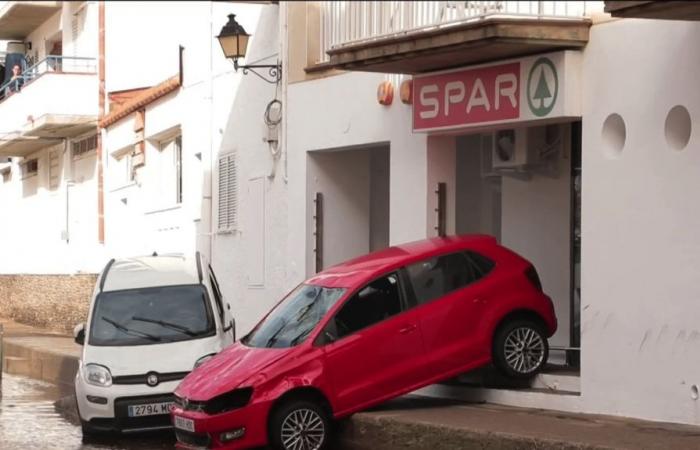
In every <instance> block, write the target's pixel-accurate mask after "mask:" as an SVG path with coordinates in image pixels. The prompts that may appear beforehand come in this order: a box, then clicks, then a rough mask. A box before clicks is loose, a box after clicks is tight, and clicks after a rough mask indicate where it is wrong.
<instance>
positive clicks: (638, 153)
mask: <svg viewBox="0 0 700 450" xmlns="http://www.w3.org/2000/svg"><path fill="white" fill-rule="evenodd" d="M650 36H653V37H654V38H653V39H650V38H649V37H650ZM698 40H700V24H698V23H696V22H680V21H663V20H624V21H615V22H611V23H608V24H604V25H598V26H594V27H593V28H592V29H591V39H590V41H589V43H588V46H587V47H586V49H585V53H584V72H583V79H584V81H585V86H584V95H583V98H584V116H583V193H582V202H583V205H582V287H581V291H582V299H581V301H582V308H581V309H582V314H583V317H582V331H581V332H582V350H583V354H582V356H583V360H582V395H583V400H584V402H585V404H586V406H587V408H588V409H589V410H592V411H595V412H603V413H611V414H620V415H630V416H636V417H643V418H649V419H655V420H664V421H674V422H686V423H692V424H696V425H698V424H700V401H698V400H694V399H693V398H692V397H691V386H693V385H694V384H695V385H698V384H700V364H698V358H697V349H698V343H699V342H700V325H699V322H698V318H699V317H700V302H698V298H700V284H698V268H700V235H699V234H698V230H699V229H700V208H699V207H698V202H697V201H695V198H694V193H695V192H697V191H698V190H699V189H700V177H698V173H700V152H698V149H699V146H700V141H698V136H699V135H698V129H697V124H698V118H700V90H698V89H697V88H696V87H697V74H698V73H699V72H700V59H698V54H697V46H696V45H695V43H696V42H698ZM675 105H684V106H685V107H686V108H687V109H688V111H689V112H690V117H691V121H692V125H693V130H692V134H691V137H690V142H689V144H688V146H687V148H686V149H685V150H683V151H677V150H674V149H672V148H670V146H669V145H668V143H667V142H666V139H665V134H664V123H665V120H666V115H667V113H668V111H669V110H670V109H671V107H673V106H675ZM612 113H617V114H620V115H621V116H622V118H623V119H624V121H625V124H626V142H625V144H624V148H623V150H622V152H621V154H619V155H618V156H617V157H615V156H611V154H614V152H613V151H611V150H610V148H609V145H608V144H607V143H606V141H605V140H604V139H603V134H602V127H603V123H604V121H605V119H606V117H608V115H609V114H612Z"/></svg>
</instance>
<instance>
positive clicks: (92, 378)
mask: <svg viewBox="0 0 700 450" xmlns="http://www.w3.org/2000/svg"><path fill="white" fill-rule="evenodd" d="M83 376H84V377H85V381H87V382H88V384H92V385H94V386H100V387H110V386H111V385H112V374H111V373H110V371H109V369H108V368H106V367H105V366H100V365H99V364H86V365H85V367H83Z"/></svg>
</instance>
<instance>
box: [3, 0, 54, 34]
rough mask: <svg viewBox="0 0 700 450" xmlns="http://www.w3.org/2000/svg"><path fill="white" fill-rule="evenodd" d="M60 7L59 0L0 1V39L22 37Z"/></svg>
mask: <svg viewBox="0 0 700 450" xmlns="http://www.w3.org/2000/svg"><path fill="white" fill-rule="evenodd" d="M60 9H61V2H48V1H36V2H34V1H9V2H0V39H4V40H13V39H24V38H25V37H27V35H29V33H31V32H32V31H34V30H35V29H36V28H38V27H39V25H41V24H42V23H44V22H46V20H48V18H49V17H51V16H52V15H54V14H55V13H56V12H57V11H59V10H60Z"/></svg>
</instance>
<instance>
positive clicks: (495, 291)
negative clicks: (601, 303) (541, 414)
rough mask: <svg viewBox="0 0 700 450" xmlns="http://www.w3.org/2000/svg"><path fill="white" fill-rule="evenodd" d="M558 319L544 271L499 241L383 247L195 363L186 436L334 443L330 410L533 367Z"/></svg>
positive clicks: (244, 442)
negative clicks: (480, 373) (477, 374)
mask: <svg viewBox="0 0 700 450" xmlns="http://www.w3.org/2000/svg"><path fill="white" fill-rule="evenodd" d="M556 327H557V321H556V317H555V315H554V308H553V306H552V302H551V300H550V299H549V297H547V296H546V295H545V294H544V293H543V292H542V287H541V285H540V280H539V277H538V275H537V271H536V270H535V268H534V267H533V266H532V264H530V263H529V262H528V261H526V260H525V259H523V258H522V257H520V256H518V255H517V254H515V253H513V252H512V251H510V250H508V249H506V248H504V247H502V246H500V245H498V244H497V242H496V240H495V239H493V238H492V237H489V236H460V237H448V238H436V239H429V240H425V241H419V242H414V243H411V244H406V245H402V246H398V247H392V248H388V249H386V250H382V251H379V252H375V253H372V254H369V255H366V256H363V257H360V258H357V259H353V260H351V261H348V262H346V263H343V264H340V265H337V266H334V267H331V268H329V269H327V270H324V271H323V272H321V273H319V274H317V275H316V276H314V277H312V278H311V279H309V280H308V281H306V282H304V283H302V284H300V285H299V286H297V288H296V289H294V290H293V291H292V292H291V293H289V294H288V295H287V296H286V297H285V298H284V299H283V300H282V301H281V302H280V303H279V304H277V306H276V307H275V308H273V309H272V311H271V312H270V313H268V315H267V316H266V317H265V318H264V319H263V320H262V321H261V322H260V323H259V324H258V325H257V326H256V327H255V328H254V329H253V331H252V332H250V334H248V335H247V336H245V337H244V338H243V339H241V340H240V341H239V342H238V343H235V344H233V345H232V346H230V347H228V348H227V349H226V350H224V351H222V352H221V353H220V354H219V355H217V356H216V357H214V358H212V359H210V360H209V361H207V362H206V363H204V364H203V365H202V366H200V367H199V368H197V369H195V370H194V371H193V372H192V373H190V374H189V375H188V376H187V377H186V378H185V379H184V380H183V381H182V383H181V384H180V386H179V387H178V388H177V389H176V391H175V395H176V400H175V407H174V409H173V411H172V419H173V424H174V426H175V429H176V434H177V438H178V445H179V446H180V447H184V448H188V447H196V448H202V447H207V448H226V449H242V448H251V447H258V446H264V445H267V444H271V445H272V446H273V447H274V448H276V449H279V450H302V449H303V450H320V449H325V448H328V445H329V439H330V429H331V421H332V420H333V419H340V418H342V417H346V416H348V415H350V414H352V413H354V412H356V411H360V410H363V409H366V408H368V407H371V406H373V405H376V404H378V403H381V402H384V401H386V400H388V399H391V398H393V397H397V396H399V395H402V394H405V393H407V392H410V391H413V390H415V389H418V388H421V387H423V386H426V385H429V384H431V383H436V382H439V381H442V380H445V379H447V378H451V377H454V376H456V375H458V374H460V373H463V372H465V371H468V370H472V369H475V368H477V367H481V366H484V365H486V364H489V363H491V362H493V363H494V364H495V365H496V366H497V367H498V368H499V369H500V370H501V371H502V372H503V373H504V374H506V375H508V376H511V377H516V378H527V377H531V376H533V375H534V374H535V373H537V372H538V371H539V370H540V368H541V367H542V366H543V365H544V364H545V363H546V361H547V356H548V351H549V347H548V344H547V338H548V337H549V336H551V335H552V334H553V333H554V332H555V330H556Z"/></svg>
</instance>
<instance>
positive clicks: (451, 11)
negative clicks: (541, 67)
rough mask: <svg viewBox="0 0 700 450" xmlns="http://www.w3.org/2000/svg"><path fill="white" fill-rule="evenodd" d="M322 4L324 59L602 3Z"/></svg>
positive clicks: (573, 13) (570, 15) (578, 14)
mask: <svg viewBox="0 0 700 450" xmlns="http://www.w3.org/2000/svg"><path fill="white" fill-rule="evenodd" d="M320 3H321V36H320V41H321V45H320V50H321V54H320V58H319V61H318V62H319V63H323V62H326V61H328V59H329V57H328V54H327V53H326V52H327V51H328V50H330V49H333V48H338V47H342V46H345V45H351V44H359V43H363V42H370V41H373V40H378V39H385V38H389V37H393V36H399V35H402V34H406V33H410V32H415V31H421V30H428V29H435V28H441V27H449V26H451V25H455V24H460V23H464V22H469V21H476V20H481V19H484V18H487V17H513V18H517V17H521V18H533V19H580V18H582V17H586V16H588V15H589V14H590V12H591V11H602V10H603V4H604V3H603V2H602V1H325V2H320Z"/></svg>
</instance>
